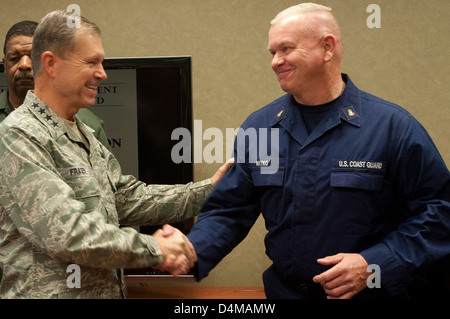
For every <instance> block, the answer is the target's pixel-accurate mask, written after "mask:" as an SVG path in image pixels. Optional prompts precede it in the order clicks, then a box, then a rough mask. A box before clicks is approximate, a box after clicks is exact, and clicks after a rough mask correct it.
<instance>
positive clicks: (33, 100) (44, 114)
mask: <svg viewBox="0 0 450 319" xmlns="http://www.w3.org/2000/svg"><path fill="white" fill-rule="evenodd" d="M24 105H25V106H26V107H27V108H28V109H29V110H30V112H31V113H32V114H34V116H36V118H37V119H38V120H39V121H40V122H41V123H42V124H43V125H44V126H46V127H47V129H48V131H49V132H50V134H51V135H52V137H53V138H54V139H58V138H59V137H60V136H61V135H64V134H67V135H68V136H69V137H71V138H72V139H75V140H77V141H78V140H79V139H78V138H74V137H73V136H74V134H71V132H69V130H67V127H66V124H65V123H64V120H63V119H61V118H60V117H59V116H58V115H57V114H56V113H55V112H53V110H52V109H51V108H49V107H48V106H47V105H46V104H45V103H44V102H42V101H41V100H40V99H39V98H38V97H37V96H36V95H35V94H34V93H33V91H28V93H27V96H26V97H25V101H24ZM75 120H76V121H77V125H78V126H79V129H80V131H81V132H82V133H83V134H85V133H86V131H89V132H91V133H92V132H93V130H92V129H91V128H89V127H87V126H85V125H84V124H80V123H81V121H80V120H79V119H78V117H77V116H76V115H75ZM85 135H88V134H85ZM80 141H81V140H80ZM89 142H90V141H89Z"/></svg>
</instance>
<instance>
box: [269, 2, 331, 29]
mask: <svg viewBox="0 0 450 319" xmlns="http://www.w3.org/2000/svg"><path fill="white" fill-rule="evenodd" d="M320 11H322V12H323V11H328V12H331V8H329V7H326V6H323V5H321V4H316V3H312V2H305V3H300V4H297V5H295V6H292V7H289V8H287V9H285V10H283V11H281V12H280V13H278V14H277V15H276V16H275V18H274V19H273V20H272V21H271V22H270V24H275V23H276V22H278V21H279V20H280V19H281V18H283V17H286V16H289V15H292V14H301V13H307V12H320Z"/></svg>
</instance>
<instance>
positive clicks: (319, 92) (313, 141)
mask: <svg viewBox="0 0 450 319" xmlns="http://www.w3.org/2000/svg"><path fill="white" fill-rule="evenodd" d="M330 11H331V9H329V8H327V7H323V6H320V5H315V4H300V5H297V6H294V7H291V8H288V9H286V10H285V11H283V12H281V13H280V14H278V15H277V16H276V18H275V19H274V20H273V21H272V25H271V28H270V31H269V51H270V52H271V54H272V55H273V59H272V68H273V70H274V72H275V73H276V75H277V77H278V80H279V82H280V85H281V87H282V89H283V90H284V91H285V92H286V93H287V94H286V95H284V96H282V97H281V98H279V99H277V100H275V101H273V102H272V103H270V104H269V105H267V106H266V107H264V108H262V109H260V110H259V111H257V112H255V113H254V114H252V115H250V116H249V117H248V119H247V120H246V121H245V122H244V123H243V125H242V127H241V129H240V132H239V133H238V136H237V143H236V145H235V158H236V165H235V166H234V167H233V168H232V169H231V170H230V171H229V172H228V174H227V175H226V176H225V177H224V179H223V180H222V182H221V184H219V186H218V187H217V188H216V189H215V190H214V192H213V193H212V194H211V195H210V197H209V198H208V200H207V201H206V202H205V204H204V206H203V208H202V211H201V213H200V215H199V219H198V222H197V223H196V225H195V226H194V227H193V229H192V231H191V233H190V234H189V235H188V238H189V239H190V241H191V242H192V244H193V245H194V247H195V250H196V252H197V257H198V261H197V266H196V267H197V271H198V278H199V279H201V278H203V277H205V276H207V275H208V273H209V271H210V270H211V269H212V268H213V267H214V266H215V265H216V264H217V263H218V262H220V260H221V259H222V258H223V257H224V256H225V255H226V254H228V253H229V252H230V251H231V250H232V249H233V248H234V247H235V246H236V245H238V244H239V243H240V242H241V241H242V240H243V239H244V237H245V236H246V235H247V233H248V231H249V230H250V228H251V227H252V226H253V224H254V223H255V221H256V220H257V218H258V216H259V214H260V213H261V212H262V214H263V216H264V219H265V224H266V228H267V230H268V234H267V236H266V238H265V246H266V252H267V255H268V256H269V258H270V259H271V260H272V261H273V265H272V266H271V267H269V269H267V270H266V271H265V272H264V275H263V279H264V286H265V291H266V295H267V297H268V298H325V297H328V298H352V297H357V298H388V297H400V296H401V297H404V296H407V295H408V288H409V287H411V285H412V283H413V278H416V275H417V273H418V272H420V271H422V270H423V269H427V267H429V266H430V265H433V267H434V266H435V265H436V262H442V261H443V260H444V259H445V258H447V260H448V256H449V254H450V236H449V234H450V231H449V230H450V204H449V202H450V174H449V171H448V169H447V167H446V165H445V163H444V161H443V159H442V158H441V156H440V154H439V152H438V150H437V149H436V147H435V145H434V144H433V142H432V141H431V139H430V137H429V136H428V134H427V133H426V131H425V129H424V128H423V127H422V126H421V125H420V124H419V123H418V122H417V121H416V120H415V119H414V118H413V117H412V116H411V115H410V114H409V113H408V112H407V111H406V110H404V109H402V108H401V107H399V106H397V105H394V104H392V103H389V102H387V101H384V100H382V99H380V98H377V97H374V96H372V95H370V94H368V93H365V92H363V91H360V90H359V89H358V88H357V87H356V86H355V85H354V84H353V83H352V81H351V80H350V78H349V76H347V75H346V74H342V73H341V61H342V55H343V47H342V43H341V35H340V31H339V26H338V24H337V22H336V20H335V18H334V17H333V15H332V14H331V12H330ZM255 135H256V136H257V140H255ZM274 137H275V138H274ZM268 150H271V152H268ZM269 153H270V155H268V154H269ZM271 167H272V170H267V169H270V168H271ZM265 169H266V170H265ZM371 270H374V271H375V272H374V273H372V271H371ZM444 270H445V272H446V273H447V275H448V268H446V269H445V268H444ZM442 279H443V278H441V280H440V282H441V283H442V282H443V280H442ZM370 288H373V289H370Z"/></svg>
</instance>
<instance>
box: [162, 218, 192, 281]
mask: <svg viewBox="0 0 450 319" xmlns="http://www.w3.org/2000/svg"><path fill="white" fill-rule="evenodd" d="M153 236H154V237H155V239H156V241H157V242H158V245H159V247H160V249H161V253H162V257H163V259H164V262H163V264H161V265H158V266H157V267H156V268H157V269H159V270H163V271H168V272H169V273H171V274H173V275H181V274H185V273H187V272H188V271H189V269H191V268H192V267H193V266H194V264H195V262H196V261H197V254H196V253H195V249H194V246H193V245H192V243H191V242H190V241H189V239H188V238H187V237H186V236H185V235H184V234H183V233H182V232H181V231H179V230H178V229H176V228H174V227H172V226H170V225H164V226H163V227H162V229H160V230H158V231H156V232H155V233H154V234H153Z"/></svg>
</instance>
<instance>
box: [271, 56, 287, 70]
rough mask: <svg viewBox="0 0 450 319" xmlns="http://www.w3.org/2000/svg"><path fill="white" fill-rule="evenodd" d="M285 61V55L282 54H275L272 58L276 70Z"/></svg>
mask: <svg viewBox="0 0 450 319" xmlns="http://www.w3.org/2000/svg"><path fill="white" fill-rule="evenodd" d="M283 63H284V57H283V56H282V55H281V54H278V53H276V54H274V56H273V58H272V68H273V69H274V70H276V69H277V68H278V67H279V66H280V65H282V64H283Z"/></svg>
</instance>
